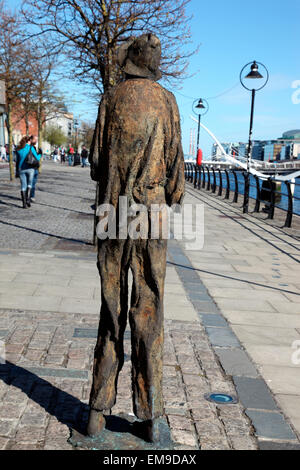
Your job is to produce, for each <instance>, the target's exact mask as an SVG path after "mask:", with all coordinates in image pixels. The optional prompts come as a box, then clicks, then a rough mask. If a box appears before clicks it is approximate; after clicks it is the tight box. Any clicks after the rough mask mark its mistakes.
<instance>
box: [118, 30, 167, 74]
mask: <svg viewBox="0 0 300 470" xmlns="http://www.w3.org/2000/svg"><path fill="white" fill-rule="evenodd" d="M160 61H161V44H160V40H159V39H158V38H157V37H156V36H154V34H150V33H149V34H143V35H142V36H139V37H137V38H133V39H130V40H128V41H127V42H126V43H125V44H123V45H122V46H121V47H120V48H119V50H118V63H119V65H120V67H121V69H122V70H123V72H124V73H126V75H128V76H131V77H141V78H150V79H152V80H160V79H161V77H162V75H161V72H160V70H159V66H160Z"/></svg>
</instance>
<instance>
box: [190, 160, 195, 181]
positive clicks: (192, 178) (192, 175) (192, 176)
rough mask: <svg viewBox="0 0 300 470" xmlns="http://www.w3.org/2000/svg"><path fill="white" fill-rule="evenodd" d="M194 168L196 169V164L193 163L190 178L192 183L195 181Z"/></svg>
mask: <svg viewBox="0 0 300 470" xmlns="http://www.w3.org/2000/svg"><path fill="white" fill-rule="evenodd" d="M194 170H195V165H194V164H193V163H191V178H190V183H193V182H194Z"/></svg>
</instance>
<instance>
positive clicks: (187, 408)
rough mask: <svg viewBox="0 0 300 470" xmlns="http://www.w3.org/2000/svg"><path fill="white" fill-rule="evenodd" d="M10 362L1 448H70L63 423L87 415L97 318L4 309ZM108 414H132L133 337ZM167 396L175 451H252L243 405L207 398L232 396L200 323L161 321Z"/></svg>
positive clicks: (0, 371) (74, 423)
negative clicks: (213, 393)
mask: <svg viewBox="0 0 300 470" xmlns="http://www.w3.org/2000/svg"><path fill="white" fill-rule="evenodd" d="M0 313H1V316H0V318H1V319H0V332H2V336H1V337H2V339H4V340H5V341H6V350H7V357H6V360H7V364H6V365H0V377H1V381H0V399H1V405H0V449H46V450H50V449H70V450H71V449H72V447H71V446H70V445H69V444H68V443H67V438H68V436H69V428H68V426H71V427H74V428H76V429H79V430H80V429H81V428H80V424H79V423H85V422H86V418H87V402H88V397H89V391H90V387H91V369H90V367H91V364H92V357H93V348H94V345H95V333H96V328H97V324H96V323H95V316H94V315H90V316H89V315H75V314H58V313H56V314H53V312H52V313H51V312H49V313H47V312H22V311H15V312H14V311H10V310H7V311H5V310H2V311H1V312H0ZM129 334H130V333H129V332H128V333H127V334H125V338H126V339H125V353H126V356H125V365H124V368H123V370H122V372H121V375H120V379H119V390H118V397H117V403H116V406H115V407H114V408H113V410H112V413H113V414H119V413H126V414H129V413H132V409H131V386H130V340H129ZM165 337H166V339H165V356H164V398H165V407H166V413H167V418H168V421H169V424H170V428H171V433H172V438H173V440H174V442H175V445H176V448H178V449H185V450H189V449H191V450H192V449H199V447H201V449H203V450H213V449H218V450H223V449H224V450H226V449H256V441H255V439H254V438H253V436H252V428H251V425H250V423H249V420H248V418H247V417H246V416H245V415H244V413H243V409H242V407H241V405H239V404H236V405H222V406H216V405H214V404H212V403H209V402H207V401H206V400H205V399H204V395H205V394H206V393H209V392H211V391H222V392H223V393H235V388H234V386H233V384H232V382H231V380H230V379H229V378H228V377H226V376H225V375H224V373H223V371H222V368H221V367H220V365H219V364H218V362H217V360H216V357H215V355H214V353H213V351H212V349H211V346H210V344H209V342H208V339H207V336H206V334H205V332H204V329H203V328H202V327H201V325H200V323H191V322H179V321H171V320H168V321H166V323H165Z"/></svg>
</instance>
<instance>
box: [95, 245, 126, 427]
mask: <svg viewBox="0 0 300 470" xmlns="http://www.w3.org/2000/svg"><path fill="white" fill-rule="evenodd" d="M126 251H128V246H127V245H126V243H125V241H119V240H106V241H105V242H102V243H101V244H99V251H98V269H99V273H100V277H101V312H100V324H99V331H98V339H97V344H96V347H95V356H94V370H93V385H92V390H91V395H90V408H91V413H90V419H89V425H88V434H89V435H95V433H99V432H101V430H102V429H103V427H104V425H105V422H104V420H103V411H104V410H109V409H111V408H112V407H113V406H114V404H115V402H116V393H117V381H118V375H119V372H120V370H121V369H122V366H123V364H124V346H123V338H124V331H125V328H126V321H127V310H128V300H127V299H128V264H126V262H124V259H125V260H126V258H127V253H126Z"/></svg>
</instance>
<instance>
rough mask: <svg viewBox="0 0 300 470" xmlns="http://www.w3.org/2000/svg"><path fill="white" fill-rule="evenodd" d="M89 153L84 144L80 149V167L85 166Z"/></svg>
mask: <svg viewBox="0 0 300 470" xmlns="http://www.w3.org/2000/svg"><path fill="white" fill-rule="evenodd" d="M88 156H89V153H88V151H87V148H86V146H85V145H84V146H83V147H82V150H81V162H82V165H81V166H82V168H85V167H86V166H87V164H86V162H87V159H88Z"/></svg>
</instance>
